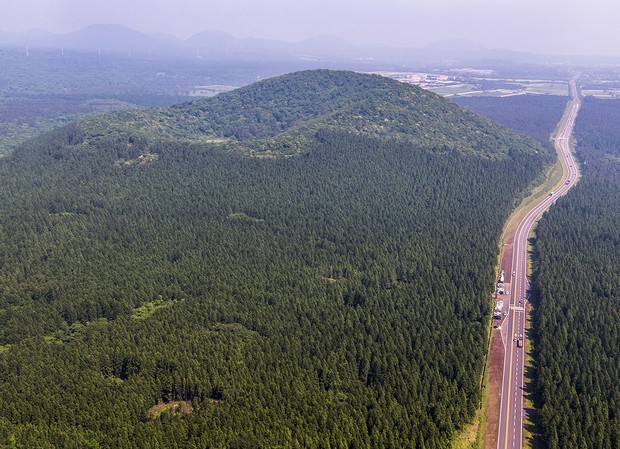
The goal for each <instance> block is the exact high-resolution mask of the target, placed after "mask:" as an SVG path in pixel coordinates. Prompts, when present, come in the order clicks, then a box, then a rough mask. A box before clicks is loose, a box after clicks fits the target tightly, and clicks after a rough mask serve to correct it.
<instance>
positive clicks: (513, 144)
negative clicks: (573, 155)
mask: <svg viewBox="0 0 620 449" xmlns="http://www.w3.org/2000/svg"><path fill="white" fill-rule="evenodd" d="M310 79H312V80H313V82H311V83H310V82H309V80H310ZM350 83H352V85H351V86H350V85H349V84H350ZM302 86H306V87H302ZM297 89H301V91H300V92H299V94H297V97H295V95H296V94H295V92H296V91H297ZM330 89H331V93H330ZM405 94H409V95H411V97H406V96H405ZM404 98H410V99H409V100H408V101H404V100H403V101H400V100H399V99H404ZM309 99H310V100H309ZM366 105H372V108H369V109H368V110H369V111H375V112H376V111H389V114H388V113H385V115H383V116H384V117H398V120H399V123H406V124H409V125H411V126H409V125H408V126H407V127H404V128H402V129H401V128H398V129H397V128H396V127H391V125H390V127H387V125H384V123H386V122H385V121H384V120H377V119H376V117H375V116H374V115H373V114H374V113H375V112H372V113H368V114H358V115H360V116H361V118H359V117H357V116H350V114H353V112H351V111H358V112H359V111H362V110H363V108H365V107H366ZM187 111H193V112H192V113H189V112H187ZM200 111H203V112H200ZM250 111H255V113H254V114H253V115H252V114H250ZM275 111H282V112H281V114H282V115H281V116H278V117H276V113H275ZM194 113H197V114H198V116H199V117H202V118H201V119H200V120H198V119H196V120H195V121H193V122H188V123H187V128H185V127H184V126H183V124H184V122H183V117H188V116H190V115H192V114H194ZM200 114H203V115H200ZM256 114H258V115H260V114H264V115H265V116H266V117H273V119H274V120H275V122H273V123H276V125H270V126H269V127H266V128H261V127H259V128H257V129H253V128H252V127H249V128H248V129H250V130H252V131H251V135H252V136H255V137H247V138H245V137H243V136H241V135H240V136H238V137H237V140H236V141H234V142H228V143H225V144H222V143H219V142H211V143H209V142H206V140H200V139H197V138H196V136H202V135H208V136H216V137H219V138H228V134H227V133H228V131H225V127H226V126H227V123H228V121H230V122H231V123H238V126H240V127H241V126H242V125H243V123H246V122H247V123H253V124H260V123H262V122H263V119H262V118H261V119H260V120H258V119H257V118H256ZM382 114H383V113H382ZM122 117H126V115H124V114H113V115H109V116H106V117H104V118H100V119H89V120H87V121H85V122H82V123H80V124H77V125H72V126H69V127H66V128H63V129H59V130H56V131H54V132H52V133H48V134H46V135H43V136H41V137H40V138H38V139H35V140H32V141H29V142H27V143H26V144H24V145H23V146H22V147H21V148H20V149H19V150H18V151H17V152H16V153H15V154H14V155H12V156H11V157H9V158H6V159H3V160H0V179H1V180H2V183H3V189H1V190H0V204H2V205H3V207H2V208H0V256H1V259H0V260H1V263H0V282H1V285H2V295H0V345H1V346H0V388H1V389H2V391H3V394H2V395H0V445H9V444H13V443H12V442H15V444H14V445H17V446H18V447H19V446H20V445H21V446H22V447H29V448H30V447H32V448H36V447H63V448H82V447H110V448H111V447H114V448H133V447H144V448H154V447H187V448H232V447H236V448H244V447H248V448H249V447H252V448H254V447H286V448H302V447H303V448H319V447H337V448H351V447H357V448H365V447H368V448H369V447H425V448H443V447H447V445H448V444H449V442H450V440H451V439H452V438H453V435H454V434H455V433H456V432H457V431H458V430H460V429H462V428H463V426H464V425H465V424H466V423H467V422H468V421H469V420H470V419H471V418H472V416H473V413H474V411H475V410H476V408H477V407H478V402H479V398H480V376H481V373H482V367H483V359H484V354H485V351H486V337H487V332H486V324H487V322H488V317H489V313H490V305H489V292H490V291H491V289H492V287H493V280H494V279H493V267H494V265H495V259H496V255H497V239H498V238H499V234H500V231H501V228H502V224H503V222H504V220H505V219H506V217H507V215H508V214H509V212H510V209H511V207H512V205H513V203H514V202H515V201H516V199H517V198H518V196H519V195H520V194H521V193H522V192H523V190H524V189H525V188H526V187H527V186H528V185H529V184H530V183H531V182H532V181H533V180H534V179H535V178H536V177H537V176H538V175H539V174H540V173H541V171H542V170H543V167H544V165H545V164H546V163H548V162H549V161H550V160H551V156H550V155H549V153H548V152H546V151H545V150H544V149H543V148H542V147H541V146H539V145H538V144H537V143H536V142H534V141H533V140H530V139H526V138H521V137H518V138H516V139H515V140H512V138H513V137H515V134H514V133H512V132H509V131H507V130H505V129H504V128H502V127H499V126H498V125H493V124H490V123H489V122H488V121H486V120H484V119H481V118H479V117H478V116H475V115H473V114H472V113H468V112H464V111H463V110H462V109H461V108H459V107H457V106H455V105H452V104H450V103H448V102H447V101H445V100H442V99H441V98H440V97H437V96H435V95H432V94H427V93H425V92H423V91H421V90H419V89H417V88H411V87H407V86H405V87H403V86H402V85H400V84H397V83H395V82H392V81H385V80H383V79H382V78H378V77H375V76H368V75H359V74H351V73H332V72H310V73H308V72H305V73H299V74H292V75H288V76H285V77H282V78H278V79H275V80H270V81H266V82H264V83H260V84H256V85H254V86H249V87H248V88H245V89H243V90H239V91H237V92H234V93H233V94H228V95H222V96H221V97H217V99H214V100H213V101H200V102H195V103H191V104H189V105H180V106H177V107H174V108H171V109H167V110H158V111H155V112H149V113H147V114H146V115H144V116H142V115H140V116H139V117H140V120H141V123H140V126H141V127H139V128H133V127H130V126H129V124H128V123H127V122H125V124H124V125H123V123H121V120H122ZM133 117H135V116H133ZM145 117H146V118H148V117H168V118H167V119H165V120H163V122H164V124H163V125H162V126H164V127H165V129H167V130H169V131H170V132H169V133H168V134H161V133H157V135H156V136H150V135H149V134H148V133H147V132H146V130H148V129H149V128H148V127H145V125H144V124H145V123H147V124H148V123H150V122H149V121H148V120H146V118H145ZM204 117H211V118H212V120H211V121H208V120H206V119H204ZM261 117H262V116H261ZM373 117H374V118H373ZM149 120H150V119H149ZM361 122H364V123H366V125H365V126H367V127H366V128H364V127H363V128H357V124H359V123H361ZM417 124H420V126H419V127H418V126H416V125H417ZM112 125H114V126H112ZM121 125H123V126H121ZM339 125H340V126H339ZM118 126H121V127H122V128H123V129H124V131H122V132H121V131H119V128H118ZM149 126H150V125H149ZM199 126H200V127H203V128H204V129H205V130H207V131H204V132H203V131H197V130H199ZM235 129H236V128H235ZM378 129H379V130H381V132H378V131H377V130H378ZM386 129H387V130H388V131H384V130H386ZM410 129H413V130H414V131H411V132H410V131H409V130H410ZM418 129H419V131H418ZM442 130H446V131H445V132H444V131H442ZM450 130H452V131H450ZM457 130H458V131H457ZM175 133H178V134H180V135H185V136H186V137H187V138H188V140H189V142H188V140H185V141H183V140H174V139H172V138H171V137H172V136H173V135H174V134H175ZM295 133H296V134H295ZM293 135H297V136H299V139H300V140H299V146H298V147H296V148H295V149H294V150H290V151H289V152H287V151H285V150H286V147H284V142H287V141H289V140H290V139H291V136H293ZM468 136H471V138H472V139H473V141H472V142H469V141H467V140H464V139H466V138H469V137H468ZM164 137H165V138H164ZM270 139H273V140H270ZM476 139H477V140H476ZM276 140H277V141H278V142H279V143H281V145H282V146H281V147H279V148H278V149H276V150H273V151H272V153H271V156H272V157H271V158H257V157H247V154H248V153H247V152H246V151H237V149H238V148H239V145H241V146H243V145H247V146H245V147H242V149H252V150H253V151H255V152H256V153H255V154H266V153H264V152H265V151H266V150H264V149H261V148H260V145H266V144H267V143H269V142H274V141H276ZM473 142H488V144H487V145H486V146H483V147H480V148H478V147H477V146H476V145H477V143H476V144H474V143H473ZM493 142H495V143H494V144H493V145H491V143H493ZM302 144H303V145H302ZM282 154H290V155H292V156H291V157H279V156H281V155H282Z"/></svg>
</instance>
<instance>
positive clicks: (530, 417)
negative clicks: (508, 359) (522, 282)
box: [523, 304, 544, 449]
mask: <svg viewBox="0 0 620 449" xmlns="http://www.w3.org/2000/svg"><path fill="white" fill-rule="evenodd" d="M532 315H533V307H532V305H531V304H530V306H529V307H528V311H527V321H526V323H525V336H526V339H525V385H524V387H525V395H524V398H523V407H524V408H525V410H527V414H526V415H525V420H524V423H523V447H524V448H526V449H527V448H529V449H544V445H543V441H542V436H541V431H540V422H539V419H538V418H539V415H538V412H539V410H540V407H539V404H538V403H537V397H536V388H535V380H536V363H535V360H534V351H535V347H534V341H533V339H532Z"/></svg>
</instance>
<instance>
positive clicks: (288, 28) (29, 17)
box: [0, 0, 620, 56]
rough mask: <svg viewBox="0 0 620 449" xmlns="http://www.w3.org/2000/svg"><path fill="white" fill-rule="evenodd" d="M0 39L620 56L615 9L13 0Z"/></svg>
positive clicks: (344, 0)
mask: <svg viewBox="0 0 620 449" xmlns="http://www.w3.org/2000/svg"><path fill="white" fill-rule="evenodd" d="M3 6H4V8H3V14H2V17H0V30H3V31H24V30H28V29H35V28H39V29H44V30H48V31H51V32H55V33H66V32H71V31H76V30H78V29H81V28H84V27H87V26H89V25H92V24H101V23H114V24H121V25H124V26H127V27H130V28H133V29H135V30H138V31H141V32H148V33H156V32H162V33H168V34H172V35H174V36H177V37H179V38H182V39H185V38H187V37H189V36H191V35H193V34H196V33H199V32H202V31H205V30H221V31H224V32H226V33H230V34H232V35H233V36H236V37H255V38H267V39H278V40H284V41H300V40H303V39H306V38H310V37H314V36H317V35H324V34H330V35H335V36H338V37H341V38H343V39H346V40H349V41H351V42H353V43H357V44H368V43H381V44H387V45H390V46H395V47H423V46H425V45H428V44H430V43H433V42H435V41H442V40H452V39H467V40H471V41H473V42H476V43H478V44H480V45H483V46H486V47H488V48H506V49H511V50H518V51H527V52H533V53H543V54H544V53H548V54H573V55H593V56H601V55H620V33H618V32H617V25H616V23H615V20H616V18H617V17H620V4H618V3H616V2H613V1H611V0H593V1H586V0H564V1H560V0H546V1H545V2H544V3H543V4H540V2H537V1H535V0H521V1H519V2H510V3H507V4H503V5H501V7H498V6H497V3H496V2H494V1H492V0H452V1H450V0H414V1H407V0H356V1H354V0H313V1H312V2H310V1H307V0H299V1H290V0H289V1H286V0H264V1H261V2H260V3H258V2H253V1H251V0H209V1H208V2H202V1H200V0H176V1H174V2H173V1H170V0H148V1H147V0H131V1H126V0H20V1H17V0H8V2H7V4H6V5H3Z"/></svg>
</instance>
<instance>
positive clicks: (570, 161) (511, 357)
mask: <svg viewBox="0 0 620 449" xmlns="http://www.w3.org/2000/svg"><path fill="white" fill-rule="evenodd" d="M570 94H571V97H572V99H571V100H570V102H569V103H568V105H567V107H566V110H565V111H564V116H563V117H562V120H561V121H560V129H559V131H558V133H557V135H556V137H555V138H554V139H553V140H554V143H555V147H556V149H557V151H558V152H559V154H560V156H561V157H562V158H563V159H564V161H565V163H566V167H567V171H568V176H567V177H566V178H565V180H564V183H563V184H562V186H561V187H559V188H558V189H557V190H556V191H555V192H551V194H549V196H546V197H544V198H543V199H542V200H541V201H540V202H539V203H538V204H537V205H536V206H535V207H534V208H533V209H532V210H531V211H530V212H528V214H527V215H526V216H525V217H524V218H523V220H522V221H521V223H519V226H518V227H517V232H516V234H515V238H514V244H513V256H512V267H511V269H507V270H506V275H507V279H506V281H507V282H508V281H509V282H510V296H509V301H508V308H509V309H508V310H505V308H506V306H504V310H505V311H506V313H507V315H506V318H505V319H504V321H503V323H502V326H501V327H502V330H501V332H502V342H503V343H504V349H505V351H504V374H503V381H502V396H501V406H500V418H499V434H498V442H497V447H498V449H521V448H522V447H523V417H524V408H523V394H524V391H523V384H524V382H523V370H524V365H525V363H524V358H525V357H524V356H525V320H526V316H525V306H526V303H527V296H528V285H529V282H528V279H527V262H528V259H527V257H528V254H527V250H528V247H527V244H528V236H529V234H530V232H531V230H532V227H533V226H534V224H535V222H536V220H538V218H540V216H541V215H542V214H543V213H544V212H545V211H546V210H547V209H549V207H550V206H551V205H552V204H553V203H554V202H555V200H556V199H557V198H558V197H559V196H562V195H564V194H565V193H566V192H568V190H570V189H571V188H572V187H573V185H575V183H576V182H577V176H578V170H577V164H576V163H575V160H574V158H573V155H572V153H571V151H570V144H569V140H570V136H571V134H572V131H573V127H574V125H575V118H576V117H577V112H578V111H579V106H580V104H581V102H580V99H579V95H578V92H577V86H576V84H575V80H571V82H570ZM519 339H521V343H519Z"/></svg>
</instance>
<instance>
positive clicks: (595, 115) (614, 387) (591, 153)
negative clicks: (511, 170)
mask: <svg viewBox="0 0 620 449" xmlns="http://www.w3.org/2000/svg"><path fill="white" fill-rule="evenodd" d="M619 121H620V102H619V101H615V100H596V99H593V98H591V97H587V98H586V99H585V100H584V102H583V107H582V109H581V112H580V113H579V116H578V118H577V124H576V130H575V137H576V141H577V154H578V157H579V159H580V160H581V162H582V170H583V177H582V178H581V180H580V182H579V183H578V184H577V186H576V187H575V188H574V189H573V190H571V192H570V193H569V194H568V195H567V196H566V197H564V198H561V199H559V200H558V201H557V204H556V205H555V206H554V207H553V209H552V210H551V211H550V212H549V213H547V214H546V215H545V216H544V218H543V219H542V220H541V222H540V224H539V226H538V228H537V232H536V233H537V240H536V241H537V245H536V246H537V251H538V256H539V259H540V261H539V268H538V273H537V278H536V282H535V286H536V289H537V296H538V301H539V304H538V307H537V308H536V313H535V321H536V323H535V328H536V329H537V339H538V341H539V343H538V354H537V359H538V365H539V366H538V371H539V375H538V389H539V393H540V396H541V400H542V404H543V406H542V412H541V424H542V429H543V437H544V439H545V443H546V447H549V448H551V449H556V448H562V449H572V448H575V449H577V448H579V449H583V448H609V449H611V448H617V447H620V389H619V388H618V381H619V380H620V313H619V311H620V228H619V227H618V223H620V133H619V131H618V126H617V124H618V122H619Z"/></svg>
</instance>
